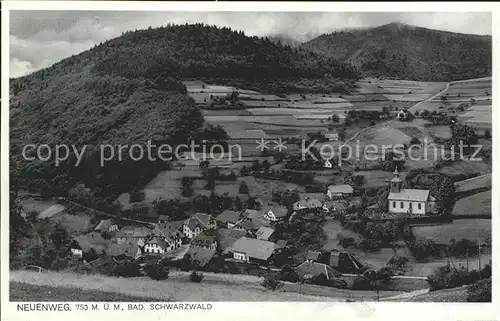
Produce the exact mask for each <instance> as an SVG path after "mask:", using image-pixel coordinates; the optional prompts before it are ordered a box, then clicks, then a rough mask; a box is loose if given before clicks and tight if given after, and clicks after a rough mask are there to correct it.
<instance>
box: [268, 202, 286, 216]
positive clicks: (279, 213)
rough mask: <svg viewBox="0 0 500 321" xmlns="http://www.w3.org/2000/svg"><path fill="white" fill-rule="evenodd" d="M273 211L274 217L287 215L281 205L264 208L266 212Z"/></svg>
mask: <svg viewBox="0 0 500 321" xmlns="http://www.w3.org/2000/svg"><path fill="white" fill-rule="evenodd" d="M268 211H273V214H274V216H276V217H285V216H286V214H287V213H288V209H287V208H286V207H285V206H283V205H271V206H268V207H267V208H266V212H268Z"/></svg>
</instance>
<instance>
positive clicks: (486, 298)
mask: <svg viewBox="0 0 500 321" xmlns="http://www.w3.org/2000/svg"><path fill="white" fill-rule="evenodd" d="M467 302H491V278H488V279H484V280H481V281H479V282H477V283H474V284H472V285H471V286H470V287H469V288H468V289H467Z"/></svg>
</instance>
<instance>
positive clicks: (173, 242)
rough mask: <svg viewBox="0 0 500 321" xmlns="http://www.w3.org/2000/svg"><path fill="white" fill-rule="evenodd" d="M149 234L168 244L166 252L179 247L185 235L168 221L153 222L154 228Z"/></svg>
mask: <svg viewBox="0 0 500 321" xmlns="http://www.w3.org/2000/svg"><path fill="white" fill-rule="evenodd" d="M151 234H152V235H154V236H157V237H159V238H160V239H161V240H163V241H165V242H166V243H167V244H168V247H167V248H168V250H167V252H168V251H170V250H173V249H176V248H178V247H180V246H181V245H182V239H183V238H184V237H185V236H184V234H182V232H181V231H179V230H178V229H176V228H175V227H174V226H172V225H171V224H170V223H162V224H155V228H154V229H153V231H152V233H151Z"/></svg>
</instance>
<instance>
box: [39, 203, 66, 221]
mask: <svg viewBox="0 0 500 321" xmlns="http://www.w3.org/2000/svg"><path fill="white" fill-rule="evenodd" d="M65 209H66V207H64V206H63V205H61V204H55V205H52V206H51V207H49V208H47V209H46V210H44V211H42V212H41V213H40V214H38V218H46V217H51V216H53V215H56V214H59V213H61V212H62V211H64V210H65Z"/></svg>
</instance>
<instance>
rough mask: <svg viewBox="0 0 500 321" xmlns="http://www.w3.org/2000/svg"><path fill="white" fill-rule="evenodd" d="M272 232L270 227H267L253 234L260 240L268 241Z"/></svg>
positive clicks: (262, 227)
mask: <svg viewBox="0 0 500 321" xmlns="http://www.w3.org/2000/svg"><path fill="white" fill-rule="evenodd" d="M273 233H274V230H273V229H272V228H270V227H267V226H261V227H260V228H259V229H258V230H257V232H255V235H256V236H257V237H258V238H260V239H262V240H269V237H270V236H271V235H273Z"/></svg>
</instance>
